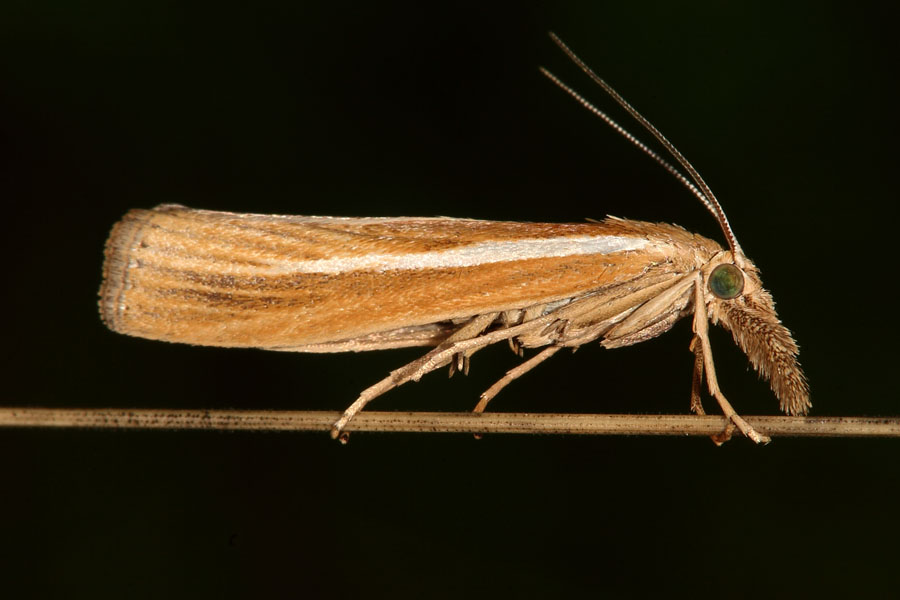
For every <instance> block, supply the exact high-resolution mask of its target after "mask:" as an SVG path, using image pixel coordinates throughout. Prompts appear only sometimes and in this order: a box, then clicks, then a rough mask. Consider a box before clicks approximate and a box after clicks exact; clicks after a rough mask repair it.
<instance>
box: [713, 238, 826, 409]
mask: <svg viewBox="0 0 900 600" xmlns="http://www.w3.org/2000/svg"><path fill="white" fill-rule="evenodd" d="M703 285H704V292H705V294H704V295H705V298H706V302H707V311H708V313H709V316H710V318H711V319H712V322H713V323H721V324H722V325H723V326H724V327H725V329H728V330H729V331H731V334H732V335H733V336H734V341H735V343H736V344H737V345H738V346H739V347H740V349H741V350H743V351H744V354H746V355H747V357H748V358H749V359H750V363H751V364H752V365H753V368H754V369H756V371H757V372H758V373H759V375H760V376H761V377H762V378H764V379H766V380H768V381H769V384H770V385H771V387H772V391H773V392H775V395H776V396H777V397H778V400H779V402H780V404H781V410H782V411H784V412H786V413H788V414H791V415H803V414H806V412H807V411H808V410H809V408H810V406H811V405H810V402H809V385H808V384H807V382H806V376H805V375H804V374H803V371H802V370H801V369H800V364H799V363H798V362H797V352H798V349H797V344H796V343H795V342H794V338H793V337H792V336H791V332H790V331H788V329H787V328H786V327H785V326H784V325H782V324H781V321H780V320H779V319H778V315H777V314H776V313H775V302H774V301H773V300H772V295H771V294H770V293H769V292H768V291H766V290H765V289H764V288H763V286H762V281H760V278H759V270H758V269H757V268H756V266H755V265H754V264H753V263H752V262H750V260H749V259H748V258H747V257H746V256H744V255H743V253H742V252H736V253H734V254H732V252H730V251H723V252H721V253H719V254H718V255H716V256H715V257H714V258H713V259H712V260H711V261H710V262H709V264H707V265H706V266H705V267H704V268H703Z"/></svg>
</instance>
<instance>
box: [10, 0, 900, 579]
mask: <svg viewBox="0 0 900 600" xmlns="http://www.w3.org/2000/svg"><path fill="white" fill-rule="evenodd" d="M622 4H623V3H605V2H598V3H590V4H589V3H567V4H556V3H507V4H499V3H498V4H491V5H489V6H483V5H482V4H481V3H477V2H476V3H452V4H428V5H427V6H428V8H425V6H426V5H424V4H412V3H411V4H394V3H371V4H369V3H365V4H362V3H360V4H352V3H351V4H338V3H324V2H322V3H318V2H301V3H268V2H258V3H253V4H252V6H251V5H250V4H249V3H247V4H243V3H209V4H200V3H166V2H159V1H158V0H154V1H153V2H143V1H138V0H135V1H132V2H127V3H121V2H99V1H97V2H79V3H66V2H61V3H59V4H58V5H56V4H51V3H42V2H21V3H18V2H13V3H7V4H6V8H4V9H3V12H4V13H6V14H5V15H4V16H3V17H2V18H0V139H2V144H3V152H4V156H3V157H2V164H0V176H2V186H3V188H4V189H5V190H6V191H4V192H3V197H4V199H5V200H6V208H5V210H4V213H3V215H4V217H3V222H4V227H3V232H4V233H3V235H2V237H0V239H2V243H3V254H2V256H3V257H4V258H3V261H2V264H3V277H4V279H5V281H4V294H3V302H4V304H5V305H6V308H5V310H4V313H3V314H4V315H5V316H6V318H5V319H4V334H5V335H4V338H5V343H4V344H3V345H2V350H0V351H2V362H0V364H2V365H3V367H2V368H3V373H4V377H3V382H4V392H3V402H4V404H6V405H10V406H18V405H30V406H54V407H65V406H75V407H118V408H139V407H147V408H150V407H172V408H248V409H250V408H253V409H257V408H273V409H316V410H322V409H330V410H338V409H342V408H344V407H345V406H346V405H347V404H348V403H349V402H350V401H351V400H352V399H354V398H355V397H356V394H357V393H358V391H359V390H361V389H362V388H364V387H366V386H368V385H369V384H371V383H373V382H374V381H376V380H378V379H380V378H381V377H382V376H384V374H386V373H387V372H388V371H389V370H390V369H392V368H396V367H397V366H399V365H401V364H403V363H405V362H408V361H409V360H412V359H413V358H415V357H417V356H418V355H419V354H420V353H421V351H420V350H415V349H413V350H403V351H400V350H398V351H386V352H377V353H366V354H357V355H351V354H347V355H293V354H281V353H274V352H271V353H270V352H262V351H250V350H228V349H215V348H195V347H189V346H179V345H171V344H164V343H157V342H150V341H145V340H140V339H134V338H127V337H124V336H120V335H116V334H113V333H111V332H109V331H107V330H106V329H105V328H104V327H103V325H102V324H101V323H100V320H99V318H98V316H97V309H96V290H97V288H98V287H99V284H100V266H101V260H102V247H103V242H104V240H105V237H106V235H107V233H108V230H109V227H110V226H111V225H112V224H113V223H114V222H115V221H116V220H117V219H118V218H119V217H120V216H121V215H122V214H124V213H125V212H126V211H127V210H128V209H129V208H136V207H144V208H146V207H151V206H154V205H156V204H158V203H161V202H180V203H183V204H187V205H189V206H193V207H197V208H209V209H220V210H233V211H242V212H257V213H287V214H317V215H347V216H399V215H417V216H431V215H446V216H458V217H474V218H483V219H506V220H522V221H560V222H563V221H580V220H583V219H584V218H585V217H593V218H602V217H603V216H605V215H606V214H613V215H617V216H621V217H628V218H634V219H645V220H658V221H666V222H675V223H678V224H680V225H683V226H685V227H687V228H688V229H690V230H692V231H696V232H699V233H703V234H705V235H708V236H710V237H713V238H715V239H719V240H721V235H720V233H719V231H718V229H717V226H716V224H715V223H714V221H713V220H712V219H711V218H710V217H709V216H708V215H707V213H706V212H705V211H704V209H703V208H702V207H701V206H700V205H699V203H697V202H696V201H695V200H693V199H692V197H691V196H690V195H689V194H687V192H685V191H684V190H683V189H682V188H680V186H679V185H678V184H677V182H675V181H674V180H673V179H671V178H670V177H669V176H668V175H666V174H665V173H664V172H663V171H662V169H660V168H658V167H656V166H654V165H653V164H652V163H651V162H650V161H649V160H647V159H646V158H644V157H643V156H642V155H641V154H640V153H639V152H638V151H637V150H635V149H634V148H632V147H631V146H629V145H628V144H627V143H626V142H625V141H623V140H622V139H621V138H620V137H619V136H617V135H616V134H615V133H613V132H612V131H611V130H609V129H608V128H607V127H606V126H605V125H603V124H602V123H601V122H600V121H599V120H597V119H595V118H593V117H591V116H590V115H589V114H588V113H587V112H585V111H584V110H583V109H581V108H579V107H578V106H577V104H575V103H574V102H573V101H572V100H571V99H569V98H568V97H567V96H565V95H564V94H563V93H561V92H560V91H559V90H558V89H556V88H555V87H554V86H552V85H551V84H550V83H549V82H548V81H547V80H546V79H544V78H543V77H542V76H541V75H540V74H539V73H538V71H537V66H538V65H544V66H547V67H548V68H550V69H551V70H552V71H554V72H555V73H557V74H558V75H560V76H562V77H563V78H564V79H565V80H566V81H568V82H570V83H572V84H573V85H575V87H576V88H577V89H579V90H581V91H583V92H586V93H587V95H588V96H589V97H591V98H592V99H594V100H596V101H597V102H598V104H600V105H601V106H603V107H604V108H608V107H610V102H609V101H608V100H607V99H605V98H604V97H603V95H602V93H601V92H600V91H599V90H598V89H596V88H594V87H593V86H592V84H590V83H589V82H588V81H587V80H586V78H585V77H584V76H582V75H581V74H580V73H579V72H578V71H577V69H576V68H575V67H574V66H572V65H571V64H568V63H567V61H566V59H565V58H564V57H563V56H562V55H561V53H560V52H559V51H558V50H557V49H556V48H555V46H553V44H552V43H551V42H550V41H549V39H548V38H547V37H546V32H547V31H548V30H553V31H556V32H557V33H558V34H559V35H560V36H561V37H562V38H563V39H564V40H566V41H567V42H568V43H569V44H570V45H571V46H572V47H573V48H574V49H575V50H576V51H577V52H578V53H579V54H581V56H582V57H583V58H584V59H585V60H586V61H587V62H588V63H589V64H591V65H592V66H593V67H594V68H595V69H596V70H597V71H598V72H599V73H600V74H601V75H602V76H603V77H605V78H606V79H607V80H608V81H609V82H611V83H612V84H613V85H614V86H616V87H617V88H618V89H619V91H621V92H622V93H623V94H624V95H625V96H626V97H627V98H628V99H629V100H630V101H631V102H632V103H633V104H634V105H635V106H636V107H637V108H638V109H639V110H641V111H642V112H643V113H644V114H645V115H646V116H647V117H648V118H650V120H651V121H653V122H654V123H655V124H656V125H657V126H658V127H659V128H660V129H661V130H663V131H664V132H665V133H666V135H667V136H668V137H669V138H670V139H671V140H672V141H673V142H674V143H675V144H676V145H677V146H678V147H679V148H680V149H681V150H682V152H684V153H685V154H686V155H687V156H688V157H690V159H691V160H692V161H693V162H694V164H695V165H696V166H697V167H698V168H699V169H700V171H701V172H702V173H704V175H705V177H706V178H707V180H708V182H709V183H710V185H711V186H712V187H713V189H714V190H716V193H717V195H718V196H719V198H720V199H721V200H722V203H723V205H724V207H725V209H726V211H727V212H728V214H729V217H730V219H731V222H732V224H733V226H734V229H735V232H736V234H737V236H738V238H739V239H740V240H741V243H742V245H743V247H744V249H745V250H746V252H747V253H748V255H749V256H750V257H751V258H752V259H753V260H754V261H755V262H756V264H757V265H758V266H759V267H760V268H761V269H762V272H763V279H764V282H765V283H766V286H767V287H768V288H769V289H770V290H771V291H772V293H773V295H774V296H775V299H776V301H777V302H778V308H779V314H780V316H781V317H782V319H783V321H784V322H785V323H786V324H787V325H788V326H789V328H790V329H791V330H792V331H793V332H794V335H795V337H796V338H797V339H798V341H799V342H800V344H801V346H802V352H801V361H802V363H803V365H804V367H805V369H806V372H807V375H808V376H809V379H810V382H811V386H812V399H813V405H814V408H813V409H814V414H816V415H897V414H898V412H900V410H898V407H897V393H896V391H895V386H894V385H893V376H894V374H895V372H896V368H897V367H896V359H897V351H896V344H895V343H894V338H895V336H896V335H897V333H898V331H897V329H898V328H897V325H896V322H895V318H894V315H893V310H894V308H895V306H896V292H895V281H894V280H895V277H894V273H895V271H896V267H895V262H896V258H895V247H896V243H895V241H896V240H895V238H896V237H897V233H896V220H895V217H896V214H897V210H896V207H895V205H896V193H895V190H896V189H897V187H898V181H897V175H896V173H897V168H896V164H897V158H896V157H897V151H896V133H897V122H896V110H895V108H896V106H897V104H898V100H900V99H898V90H897V86H896V79H897V77H896V63H897V52H896V42H895V38H896V34H895V32H894V31H893V30H892V20H891V19H889V18H888V15H886V14H880V12H879V10H880V9H878V8H876V7H877V6H879V4H875V3H872V4H869V5H866V4H865V3H863V4H860V3H857V4H855V5H854V6H853V8H852V9H851V8H845V7H844V3H811V2H810V3H805V2H797V3H789V4H787V5H786V6H782V5H780V4H778V5H776V4H772V5H770V6H768V7H766V6H760V5H759V4H758V3H752V2H746V3H728V4H727V8H723V7H722V6H720V4H719V3H714V2H687V3H677V6H676V5H675V4H673V3H669V2H642V3H627V6H622ZM776 7H777V8H776ZM611 112H613V113H614V114H616V115H618V112H617V111H611ZM623 121H624V119H623ZM629 127H630V128H631V129H634V130H636V128H635V127H633V126H631V125H630V124H629ZM642 137H646V136H642ZM689 341H690V323H689V322H687V321H684V322H682V323H680V324H679V325H678V326H676V327H675V329H674V330H673V331H671V332H670V333H668V334H666V335H664V336H662V337H660V338H658V339H655V340H653V341H651V342H648V343H644V344H640V345H638V346H635V347H631V348H626V349H622V350H616V351H605V350H603V349H601V348H600V347H599V345H596V344H595V345H592V346H589V347H585V348H583V349H582V350H581V351H580V352H578V353H577V354H574V355H569V354H568V353H565V354H560V355H558V356H557V357H556V358H554V359H553V360H551V361H549V362H548V363H546V364H545V365H543V366H542V367H541V368H539V369H538V370H536V371H535V372H533V373H532V374H530V375H528V376H527V378H526V379H524V380H522V381H520V382H517V383H516V384H514V385H512V386H511V387H510V388H508V389H507V390H506V391H504V393H503V394H501V395H500V396H499V397H498V398H497V400H495V401H494V403H493V408H494V409H495V410H509V411H527V410H533V411H550V412H557V411H584V412H638V413H684V412H686V411H687V409H688V399H689V398H688V396H689V394H688V391H689V386H690V371H691V361H692V357H691V354H690V353H689V352H688V350H687V345H688V342H689ZM712 343H713V346H714V349H715V356H716V361H717V362H716V364H717V366H718V373H719V380H720V382H722V386H723V389H724V391H725V393H726V394H727V395H728V396H729V398H730V399H731V401H732V403H733V404H734V405H735V406H736V408H737V409H738V410H739V411H741V412H744V413H746V414H755V413H770V414H774V413H775V412H776V411H777V402H776V400H775V398H774V396H773V395H772V394H771V392H770V391H769V390H768V387H767V386H766V385H765V384H763V383H760V382H759V381H757V378H756V375H755V374H754V373H753V372H752V370H749V369H748V367H747V361H746V358H745V357H744V356H743V355H742V354H741V353H740V352H739V351H738V350H737V348H736V347H735V346H734V345H733V343H732V342H731V339H730V336H729V335H728V334H727V333H726V332H724V331H722V330H720V329H716V330H715V331H713V333H712ZM515 364H516V359H515V357H514V356H512V354H511V353H509V352H508V350H505V349H504V348H499V347H498V348H495V349H492V350H486V351H484V352H482V353H480V354H479V355H478V356H477V357H476V358H475V360H474V363H473V371H472V373H471V375H470V376H469V377H468V378H462V377H455V378H453V379H452V380H450V381H449V382H448V381H447V380H446V376H445V375H444V374H443V373H437V374H432V375H430V376H428V377H426V378H425V379H423V381H422V382H420V383H419V384H416V385H408V386H405V387H404V388H402V389H399V390H396V391H394V392H392V393H391V394H389V395H388V396H386V397H384V398H381V399H379V400H378V401H377V402H376V404H375V405H374V406H373V408H377V409H403V410H420V409H435V410H467V409H468V408H470V407H471V406H473V405H474V403H475V401H476V400H477V397H478V394H479V393H480V392H481V391H483V390H484V389H486V388H487V387H488V386H489V385H490V384H491V383H492V382H493V381H494V380H495V379H496V378H497V377H499V376H500V374H501V373H502V372H504V371H505V370H506V369H508V368H510V367H512V366H513V365H515ZM707 407H708V408H710V409H712V408H713V407H714V403H712V402H709V401H708V402H707ZM898 444H900V442H898V441H897V440H855V439H834V440H804V439H777V440H775V441H774V442H773V443H772V444H770V445H769V446H767V447H754V446H753V445H752V444H750V443H749V442H747V441H746V440H741V439H738V440H735V441H733V442H731V443H729V444H727V445H726V446H724V447H722V448H716V447H714V446H713V444H712V443H711V442H709V441H708V440H706V439H702V438H684V439H679V438H661V439H655V438H637V437H634V438H604V437H595V438H591V437H563V436H546V437H541V436H533V437H532V436H523V437H516V436H488V437H486V438H485V439H483V440H481V441H476V440H474V439H473V438H472V437H471V436H468V435H437V434H434V435H412V434H357V435H355V436H354V438H353V440H352V442H351V443H350V444H349V445H348V446H346V447H342V446H340V445H338V444H336V443H334V442H332V441H331V440H330V439H329V438H328V436H327V435H324V434H311V433H308V434H249V433H247V434H244V433H241V434H226V433H216V432H134V431H126V432H109V431H81V430H67V431H59V430H52V431H51V430H3V431H0V457H2V458H0V460H2V465H3V466H2V473H3V475H2V481H3V485H2V496H0V515H2V520H0V548H2V554H0V571H2V572H3V573H4V574H3V580H4V584H3V585H4V588H5V589H11V590H12V589H16V588H18V589H19V590H21V591H28V592H31V593H32V594H33V595H35V596H46V595H58V596H66V597H73V596H82V597H85V596H91V597H106V596H108V597H123V596H126V597H160V596H163V595H166V596H170V597H171V596H188V595H191V596H217V597H221V596H240V595H250V594H262V595H265V596H273V595H281V594H284V595H292V596H301V597H325V596H328V597H357V596H362V595H366V596H369V597H377V596H382V595H388V594H390V595H393V596H394V597H414V596H415V597H422V596H427V597H459V596H462V595H466V596H470V597H485V596H488V595H492V596H516V597H528V596H534V597H545V596H547V595H550V594H554V595H556V594H598V593H603V592H614V593H616V594H617V595H622V594H629V595H637V594H643V593H649V592H651V591H655V590H658V591H663V592H668V591H672V592H675V591H677V590H679V589H681V590H687V591H692V592H694V593H708V594H716V595H719V594H728V595H734V596H739V597H740V596H750V595H751V594H752V595H757V594H765V595H774V596H780V595H786V594H788V593H802V594H804V595H806V594H810V595H811V594H813V593H818V594H824V595H829V594H834V595H837V594H841V595H844V594H847V593H858V592H862V593H864V594H867V595H876V594H878V593H879V592H881V593H884V592H886V591H888V590H890V589H896V586H897V585H898V578H900V577H898V574H897V568H896V567H897V558H898V552H897V545H896V540H897V535H898V533H900V525H898V519H900V518H898V516H897V507H898V490H900V485H898V479H900V467H898V458H900V445H898Z"/></svg>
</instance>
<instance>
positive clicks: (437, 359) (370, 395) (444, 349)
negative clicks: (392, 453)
mask: <svg viewBox="0 0 900 600" xmlns="http://www.w3.org/2000/svg"><path fill="white" fill-rule="evenodd" d="M496 318H497V313H487V314H483V315H478V316H477V317H475V318H474V319H472V320H471V321H469V322H468V323H466V324H465V325H463V326H462V327H460V328H459V329H458V330H456V331H455V332H453V334H451V335H450V337H448V338H447V339H446V340H444V341H443V342H441V344H440V345H439V346H437V347H436V348H435V349H434V350H432V351H431V352H429V353H427V354H426V355H425V356H423V357H422V358H420V359H418V360H414V361H413V362H411V363H409V364H407V365H404V366H402V367H400V368H399V369H397V370H395V371H391V374H390V375H388V376H387V377H385V378H384V379H382V380H381V381H379V382H378V383H376V384H375V385H373V386H370V387H368V388H366V389H364V390H363V391H362V393H361V394H360V395H359V398H357V399H356V401H355V402H354V403H353V404H351V405H350V406H349V407H347V410H345V411H344V414H343V415H341V418H340V419H338V420H337V421H335V423H334V425H332V426H331V437H333V438H335V439H337V437H338V436H340V434H341V431H342V430H343V429H344V427H346V426H347V423H349V422H350V420H351V419H352V418H353V417H355V416H356V414H357V413H359V411H361V410H362V409H363V408H364V407H365V406H366V404H368V403H369V402H371V401H372V400H374V399H375V398H377V397H378V396H380V395H382V394H383V393H385V392H387V391H388V390H391V389H393V388H395V387H397V386H400V385H403V384H404V383H406V382H407V381H410V380H414V381H418V380H419V379H420V378H421V377H422V375H424V374H426V373H429V372H431V371H433V370H435V369H438V368H440V367H442V366H444V365H446V364H447V363H449V362H451V360H453V358H454V355H455V354H457V353H458V352H459V351H460V350H463V349H462V348H459V349H458V348H457V347H458V346H459V343H460V341H466V340H471V339H472V338H474V339H478V336H479V335H480V334H481V333H482V332H483V331H484V330H485V329H486V328H487V327H488V326H489V325H490V324H491V323H492V322H493V321H494V319H496ZM467 350H468V349H467ZM477 350H478V348H475V349H473V350H471V351H469V352H467V354H469V355H471V354H473V353H474V352H476V351H477ZM448 351H449V352H448Z"/></svg>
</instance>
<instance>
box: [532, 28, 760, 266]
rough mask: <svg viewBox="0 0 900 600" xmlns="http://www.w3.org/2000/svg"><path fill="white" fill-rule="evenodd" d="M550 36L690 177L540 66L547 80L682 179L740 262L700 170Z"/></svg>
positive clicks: (734, 242) (735, 244) (737, 246)
mask: <svg viewBox="0 0 900 600" xmlns="http://www.w3.org/2000/svg"><path fill="white" fill-rule="evenodd" d="M550 39H552V40H553V42H554V43H555V44H556V45H557V46H559V48H560V49H561V50H562V51H563V52H565V53H566V56H568V57H569V59H571V61H572V62H574V63H575V64H576V65H578V66H579V67H580V68H581V70H582V71H584V72H585V73H586V74H587V76H588V77H590V78H591V79H592V80H593V81H594V83H596V84H597V85H599V86H600V87H601V88H603V91H604V92H606V93H607V94H609V96H610V97H611V98H612V99H613V100H615V101H616V103H617V104H618V105H619V106H621V107H622V108H624V109H625V111H626V112H628V114H630V115H631V116H632V117H633V118H634V120H635V121H637V122H638V123H640V124H641V126H642V127H643V128H644V129H646V130H647V131H649V132H650V134H651V135H653V137H655V138H656V139H657V141H659V143H660V144H662V146H663V148H665V149H666V151H667V152H668V153H669V154H671V155H672V157H673V158H674V159H675V160H676V161H677V162H678V164H680V165H681V166H682V168H684V170H685V171H687V173H688V175H690V179H688V177H686V176H685V175H684V174H683V173H682V172H681V171H679V170H678V168H677V167H676V166H674V165H673V164H672V163H670V162H668V161H667V160H666V159H664V158H663V157H661V156H660V155H659V154H658V153H656V152H655V151H653V150H652V149H651V148H649V147H648V146H647V145H646V144H644V143H643V142H642V141H640V140H639V139H637V138H636V137H635V136H634V135H632V134H631V133H629V132H628V130H626V129H625V128H624V127H622V126H621V125H619V124H618V123H616V121H614V120H613V119H612V117H610V116H609V115H607V114H606V113H605V112H603V111H602V110H600V109H599V108H597V107H596V106H594V105H593V104H591V103H590V102H588V101H587V100H586V99H585V98H584V97H583V96H582V95H581V94H579V93H578V92H576V91H575V90H573V89H572V88H570V87H569V86H568V85H566V84H565V83H563V82H562V81H560V79H559V78H558V77H556V76H555V75H554V74H553V73H551V72H550V71H548V70H547V69H545V68H544V67H539V69H540V71H541V73H543V74H544V75H546V76H547V77H548V78H549V79H550V81H552V82H553V83H555V84H556V85H557V86H559V87H560V88H561V89H562V90H563V91H565V92H566V93H567V94H569V95H570V96H572V97H573V98H575V100H577V101H578V102H579V104H581V105H582V106H584V107H585V108H586V109H588V110H589V111H591V112H592V113H594V114H595V115H596V116H598V117H600V118H601V119H603V121H605V122H606V124H607V125H609V126H610V127H612V128H613V129H614V130H615V131H617V132H618V133H619V134H621V135H622V136H623V137H624V138H625V139H626V140H628V141H629V142H631V143H632V144H634V145H635V146H637V147H638V148H639V149H640V150H642V151H643V152H644V153H645V154H646V155H647V156H649V157H650V158H652V159H653V160H654V161H656V162H657V163H659V165H661V166H662V167H663V168H664V169H665V170H666V171H668V172H669V173H670V174H671V175H672V176H673V177H675V179H677V180H678V181H680V182H681V184H682V185H684V186H685V187H686V188H687V189H689V190H690V191H691V193H692V194H694V196H696V197H697V198H698V199H699V200H700V202H702V203H703V206H705V207H706V209H707V210H709V212H711V213H712V215H713V216H714V217H715V218H716V221H718V223H719V226H720V227H721V228H722V232H723V233H724V234H725V239H726V240H727V241H728V246H729V247H730V248H731V253H732V255H733V256H734V258H735V260H736V261H738V262H743V261H742V260H741V258H742V257H743V256H745V255H744V251H743V250H742V249H741V245H740V244H738V241H737V238H736V237H735V236H734V231H732V229H731V224H730V223H729V222H728V217H726V216H725V211H724V210H722V205H721V204H719V201H718V200H717V199H716V195H715V194H713V191H712V190H711V189H710V187H709V185H707V184H706V181H704V180H703V177H701V176H700V173H699V172H697V169H695V168H694V166H693V165H692V164H691V163H690V161H688V159H686V158H685V157H684V155H683V154H682V153H681V152H679V151H678V148H676V147H675V145H674V144H672V142H670V141H669V140H667V139H666V136H664V135H663V134H662V133H660V131H659V130H658V129H657V128H656V127H654V126H653V124H652V123H651V122H650V121H648V120H647V119H646V118H645V117H644V116H643V115H642V114H641V113H639V112H638V111H637V110H636V109H635V108H634V107H633V106H631V105H630V104H629V103H628V102H627V101H626V100H625V98H623V97H622V96H621V95H619V93H618V92H617V91H616V90H614V89H613V88H612V86H611V85H609V84H608V83H606V82H605V81H603V79H601V78H600V77H599V76H598V75H597V74H596V73H594V71H593V70H591V68H590V67H589V66H587V65H586V64H585V63H584V61H583V60H581V59H580V58H578V55H576V54H575V53H574V52H572V50H571V49H570V48H569V47H568V46H566V44H565V43H564V42H563V41H562V40H561V39H559V37H558V36H557V35H556V34H555V33H553V32H552V31H551V32H550Z"/></svg>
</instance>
